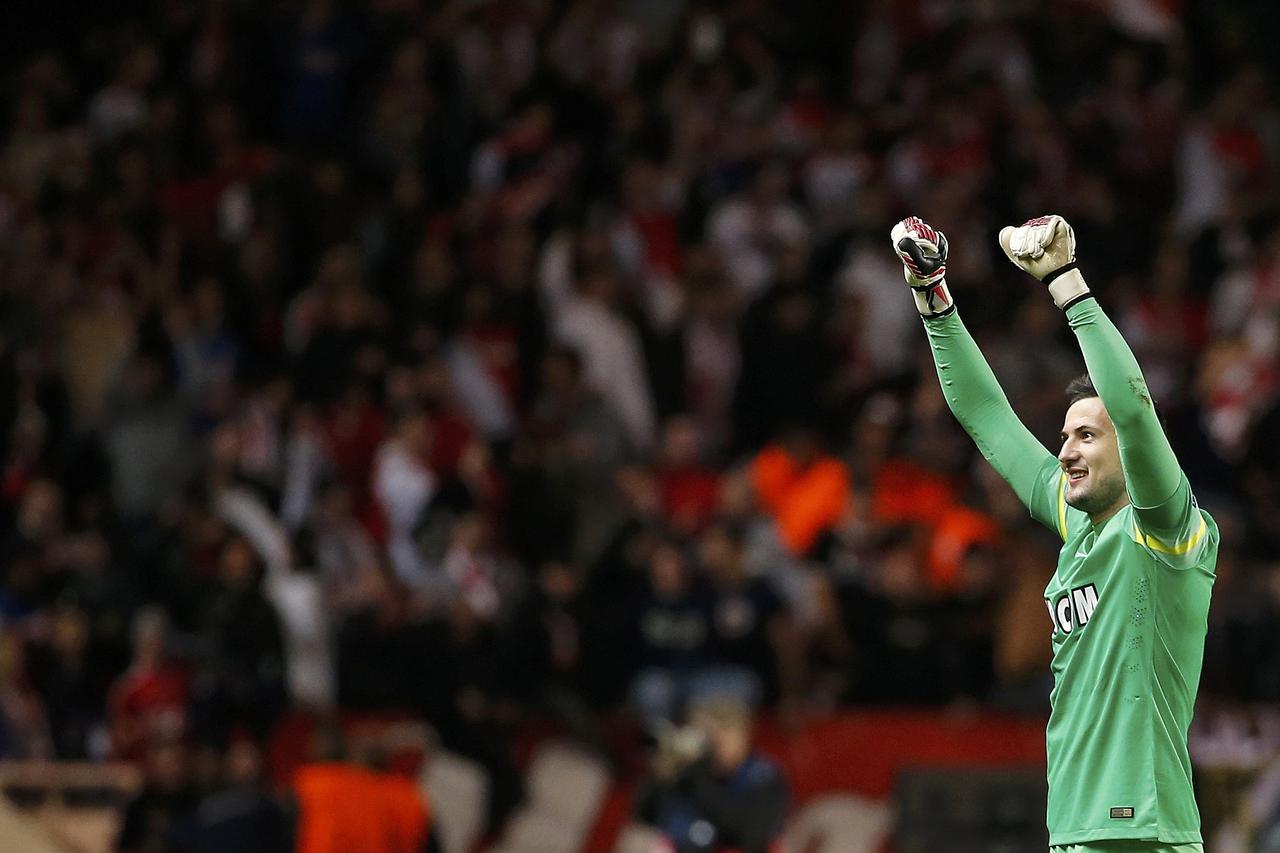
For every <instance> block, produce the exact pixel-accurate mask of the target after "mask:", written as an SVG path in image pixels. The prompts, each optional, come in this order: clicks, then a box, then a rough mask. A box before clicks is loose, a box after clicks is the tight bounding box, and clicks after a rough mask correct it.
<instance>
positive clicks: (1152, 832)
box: [1049, 824, 1204, 847]
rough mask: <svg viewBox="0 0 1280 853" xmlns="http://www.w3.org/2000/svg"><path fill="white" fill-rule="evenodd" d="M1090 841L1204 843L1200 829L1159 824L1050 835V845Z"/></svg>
mask: <svg viewBox="0 0 1280 853" xmlns="http://www.w3.org/2000/svg"><path fill="white" fill-rule="evenodd" d="M1089 841H1158V842H1160V843H1161V844H1194V843H1200V844H1203V843H1204V839H1203V838H1202V837H1201V835H1200V831H1199V830H1190V829H1184V830H1181V831H1175V832H1170V831H1169V830H1167V829H1166V830H1161V829H1160V828H1159V826H1158V825H1157V824H1148V825H1147V826H1125V827H1116V828H1115V829H1084V830H1077V831H1075V832H1064V833H1060V834H1052V833H1051V834H1050V835H1049V846H1050V847H1065V846H1067V845H1070V844H1084V843H1086V842H1089Z"/></svg>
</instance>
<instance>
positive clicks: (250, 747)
mask: <svg viewBox="0 0 1280 853" xmlns="http://www.w3.org/2000/svg"><path fill="white" fill-rule="evenodd" d="M261 776H262V753H261V752H260V751H259V750H258V747H257V746H255V745H254V743H253V741H250V740H245V739H244V738H241V739H239V740H236V741H234V742H233V743H232V744H231V748H230V749H229V750H227V759H226V769H225V777H226V781H227V784H228V785H252V784H254V783H255V782H257V781H258V780H259V778H260V777H261Z"/></svg>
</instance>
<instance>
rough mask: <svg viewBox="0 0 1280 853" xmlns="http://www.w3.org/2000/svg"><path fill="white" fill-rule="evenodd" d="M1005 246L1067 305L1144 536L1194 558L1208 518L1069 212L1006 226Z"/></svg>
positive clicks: (1181, 558) (1163, 551)
mask: <svg viewBox="0 0 1280 853" xmlns="http://www.w3.org/2000/svg"><path fill="white" fill-rule="evenodd" d="M1000 246H1001V248H1003V249H1004V251H1005V254H1007V255H1008V256H1009V259H1010V260H1011V261H1013V263H1014V264H1015V265H1016V266H1018V267H1021V268H1022V269H1024V270H1026V271H1027V272H1029V273H1031V274H1032V275H1034V276H1035V277H1036V278H1038V279H1040V280H1041V281H1042V282H1044V283H1045V284H1047V285H1048V287H1049V293H1050V295H1052V296H1053V300H1054V302H1055V303H1056V304H1057V305H1058V307H1059V308H1061V309H1063V310H1064V311H1065V312H1066V315H1067V320H1068V322H1069V323H1070V325H1071V330H1072V331H1073V332H1075V335H1076V339H1077V340H1078V341H1079V342H1080V350H1081V352H1083V354H1084V361H1085V365H1086V366H1087V367H1088V369H1089V377H1090V378H1091V379H1092V380H1093V385H1094V387H1095V388H1097V389H1098V396H1099V397H1100V398H1101V400H1102V405H1103V406H1105V407H1106V410H1107V414H1108V415H1109V416H1110V417H1111V422H1112V424H1113V425H1114V426H1115V430H1116V438H1117V441H1118V444H1119V449H1120V463H1121V466H1122V467H1123V469H1124V475H1125V484H1126V487H1127V489H1128V492H1129V499H1130V501H1131V502H1132V503H1133V506H1134V511H1135V514H1136V517H1137V520H1138V522H1139V524H1140V525H1141V526H1142V528H1144V530H1143V531H1139V532H1140V533H1142V534H1143V541H1144V542H1146V544H1147V545H1148V546H1149V547H1150V548H1151V549H1152V550H1153V551H1155V552H1157V553H1158V554H1160V555H1161V556H1162V557H1164V558H1166V559H1167V560H1168V561H1170V562H1173V563H1179V562H1182V563H1185V562H1187V561H1188V560H1191V559H1194V557H1195V554H1196V549H1197V547H1198V545H1199V543H1200V542H1201V540H1202V538H1203V537H1204V535H1205V531H1206V524H1205V521H1204V519H1203V518H1202V516H1201V513H1200V510H1199V508H1198V507H1197V506H1196V503H1195V500H1194V499H1193V498H1192V496H1191V487H1190V485H1189V484H1188V483H1187V478H1186V475H1184V474H1183V472H1182V469H1181V467H1179V465H1178V459H1177V457H1176V456H1175V455H1174V452H1173V448H1172V447H1171V446H1170V445H1169V440H1168V438H1167V437H1166V436H1165V434H1164V430H1163V428H1162V427H1161V426H1160V420H1159V417H1158V416H1157V415H1156V411H1155V406H1154V404H1153V403H1152V400H1151V394H1150V392H1149V391H1148V390H1147V383H1146V380H1145V379H1143V377H1142V369H1141V368H1140V367H1139V366H1138V360H1137V359H1136V358H1134V355H1133V351H1132V350H1130V349H1129V345H1128V344H1127V343H1125V340H1124V338H1123V337H1122V336H1121V334H1120V331H1119V330H1118V329H1117V328H1116V327H1115V324H1113V323H1112V322H1111V320H1110V319H1109V318H1108V317H1107V315H1106V314H1105V313H1104V312H1103V310H1102V308H1101V306H1099V305H1098V302H1097V300H1096V299H1095V298H1094V297H1093V294H1092V293H1090V291H1089V287H1088V285H1087V284H1085V281H1084V277H1083V276H1082V275H1081V274H1080V271H1079V270H1078V269H1076V239H1075V232H1073V231H1072V230H1071V226H1070V225H1068V224H1067V222H1066V220H1064V219H1063V218H1062V217H1061V216H1043V217H1040V218H1038V219H1032V220H1031V221H1029V222H1026V223H1024V224H1023V225H1021V226H1019V227H1017V228H1012V227H1010V228H1005V229H1003V230H1002V231H1001V232H1000ZM1147 533H1149V534H1151V536H1150V537H1148V536H1147V535H1146V534H1147ZM1175 558H1176V559H1175Z"/></svg>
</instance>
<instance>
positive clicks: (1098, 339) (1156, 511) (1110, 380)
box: [1067, 298, 1190, 530]
mask: <svg viewBox="0 0 1280 853" xmlns="http://www.w3.org/2000/svg"><path fill="white" fill-rule="evenodd" d="M1067 320H1068V321H1069V322H1070V324H1071V330H1072V331H1073V332H1075V335H1076V338H1077V339H1078V340H1079V341H1080V350H1081V352H1083V353H1084V363H1085V366H1086V367H1087V368H1088V369H1089V377H1090V378H1091V379H1092V380H1093V386H1094V387H1095V388H1097V389H1098V396H1099V397H1100V398H1102V405H1104V406H1106V408H1107V414H1108V415H1110V416H1111V422H1112V423H1113V424H1114V425H1115V428H1116V438H1117V439H1118V443H1119V445H1120V464H1121V466H1122V467H1123V468H1124V476H1125V482H1126V484H1127V486H1128V489H1129V499H1130V500H1131V501H1132V502H1133V507H1134V510H1135V511H1136V512H1137V514H1138V517H1139V520H1140V521H1141V522H1142V523H1143V524H1144V525H1146V526H1149V527H1152V528H1155V529H1157V530H1170V529H1176V528H1177V527H1179V526H1180V524H1181V523H1182V521H1183V520H1184V519H1185V517H1186V509H1187V507H1186V504H1187V503H1188V501H1189V500H1190V490H1189V489H1180V488H1179V485H1180V484H1181V483H1182V482H1183V479H1184V478H1183V474H1182V469H1181V467H1179V465H1178V458H1177V457H1176V456H1175V455H1174V453H1173V448H1172V447H1171V446H1170V445H1169V439H1168V438H1167V437H1166V436H1165V434H1164V429H1163V428H1162V427H1161V426H1160V419H1159V418H1158V417H1157V416H1156V412H1155V407H1154V406H1153V405H1152V403H1151V394H1150V392H1149V391H1147V383H1146V380H1145V379H1143V377H1142V369H1141V368H1140V367H1138V360H1137V359H1136V358H1134V355H1133V351H1132V350H1130V349H1129V345H1128V344H1127V343H1125V340H1124V338H1123V337H1122V336H1121V334H1120V330H1119V329H1117V328H1116V327H1115V324H1114V323H1112V322H1111V320H1110V318H1108V317H1107V315H1106V314H1105V313H1104V312H1103V310H1102V307H1101V306H1100V305H1098V300H1096V299H1093V298H1089V299H1085V300H1083V301H1081V302H1078V303H1076V304H1075V305H1073V306H1071V307H1070V308H1069V309H1067Z"/></svg>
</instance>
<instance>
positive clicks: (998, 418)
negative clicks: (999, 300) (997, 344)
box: [924, 311, 1066, 539]
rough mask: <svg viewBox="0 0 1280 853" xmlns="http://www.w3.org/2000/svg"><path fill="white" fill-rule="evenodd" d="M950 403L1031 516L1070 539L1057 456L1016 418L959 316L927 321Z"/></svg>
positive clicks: (932, 345)
mask: <svg viewBox="0 0 1280 853" xmlns="http://www.w3.org/2000/svg"><path fill="white" fill-rule="evenodd" d="M924 327H925V330H926V331H927V332H928V335H929V347H930V349H931V350H932V351H933V362H934V365H935V366H936V367H937V368H938V380H939V381H940V382H941V383H942V393H943V395H944V396H945V397H946V399H947V405H948V406H950V407H951V411H952V413H953V414H955V416H956V419H957V420H958V421H960V425H961V426H963V427H964V429H965V432H967V433H969V435H970V437H972V438H973V441H974V443H975V444H977V445H978V450H979V451H980V452H981V453H982V455H983V457H985V458H986V460H987V461H988V462H990V463H991V465H992V467H994V468H995V469H996V471H997V472H999V474H1000V476H1001V477H1003V478H1004V479H1005V482H1007V483H1008V484H1009V485H1010V486H1011V487H1012V488H1013V491H1014V493H1016V494H1017V496H1018V498H1019V500H1021V501H1022V502H1023V504H1025V505H1026V507H1027V509H1029V510H1030V511H1031V515H1032V517H1033V518H1035V519H1036V520H1037V521H1039V522H1040V523H1042V524H1044V525H1045V526H1046V527H1048V528H1050V529H1051V530H1054V531H1055V532H1057V533H1058V534H1059V535H1060V536H1062V537H1063V539H1065V538H1066V520H1065V506H1063V505H1062V499H1061V498H1062V486H1063V484H1062V472H1061V467H1060V466H1059V465H1058V460H1057V458H1056V457H1055V456H1054V455H1053V454H1051V453H1050V452H1049V451H1048V450H1046V449H1045V447H1044V445H1043V444H1041V443H1040V442H1039V441H1037V440H1036V437H1035V436H1034V435H1032V434H1031V431H1030V430H1028V429H1027V428H1026V427H1025V426H1024V425H1023V423H1022V421H1020V420H1019V419H1018V416H1017V414H1015V413H1014V411H1013V407H1012V406H1010V405H1009V400H1008V398H1007V397H1005V394H1004V390H1003V389H1001V387H1000V383H999V382H997V381H996V377H995V374H994V373H992V372H991V366H990V365H989V364H987V360H986V359H985V358H983V356H982V351H981V350H979V349H978V345H977V343H976V342H975V341H974V340H973V336H972V335H970V334H969V330H968V329H966V328H965V326H964V323H963V322H961V320H960V316H959V313H958V312H956V311H952V312H951V313H950V314H948V315H946V316H945V317H939V318H936V319H929V320H925V321H924Z"/></svg>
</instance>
